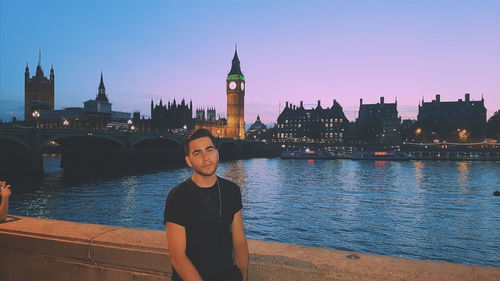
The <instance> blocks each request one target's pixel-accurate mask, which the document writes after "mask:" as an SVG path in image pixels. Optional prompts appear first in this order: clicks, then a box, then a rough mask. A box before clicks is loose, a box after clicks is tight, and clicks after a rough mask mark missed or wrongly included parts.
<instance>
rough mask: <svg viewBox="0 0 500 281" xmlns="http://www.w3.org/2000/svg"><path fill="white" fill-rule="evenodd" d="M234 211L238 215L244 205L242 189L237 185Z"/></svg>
mask: <svg viewBox="0 0 500 281" xmlns="http://www.w3.org/2000/svg"><path fill="white" fill-rule="evenodd" d="M233 202H235V204H234V210H233V214H236V213H237V212H238V211H239V210H241V208H243V204H242V203H241V189H240V187H239V186H237V185H235V192H234V201H233Z"/></svg>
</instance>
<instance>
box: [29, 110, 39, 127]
mask: <svg viewBox="0 0 500 281" xmlns="http://www.w3.org/2000/svg"><path fill="white" fill-rule="evenodd" d="M31 115H33V118H35V121H36V127H37V128H38V118H40V112H38V110H35V111H33V113H32V114H31Z"/></svg>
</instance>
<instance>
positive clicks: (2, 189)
mask: <svg viewBox="0 0 500 281" xmlns="http://www.w3.org/2000/svg"><path fill="white" fill-rule="evenodd" d="M0 197H1V198H2V203H0V222H2V221H4V220H6V219H7V213H8V212H9V197H10V185H8V184H7V183H6V182H4V181H0Z"/></svg>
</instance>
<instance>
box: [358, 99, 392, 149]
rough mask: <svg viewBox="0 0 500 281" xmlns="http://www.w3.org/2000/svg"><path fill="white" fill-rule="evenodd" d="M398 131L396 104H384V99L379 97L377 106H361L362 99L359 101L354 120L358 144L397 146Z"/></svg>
mask: <svg viewBox="0 0 500 281" xmlns="http://www.w3.org/2000/svg"><path fill="white" fill-rule="evenodd" d="M400 130H401V118H400V117H398V109H397V102H395V103H385V102H384V97H380V102H379V103H377V104H363V99H360V102H359V114H358V118H357V119H356V137H357V141H358V142H359V143H360V144H380V145H395V144H399V143H400V142H401V132H400Z"/></svg>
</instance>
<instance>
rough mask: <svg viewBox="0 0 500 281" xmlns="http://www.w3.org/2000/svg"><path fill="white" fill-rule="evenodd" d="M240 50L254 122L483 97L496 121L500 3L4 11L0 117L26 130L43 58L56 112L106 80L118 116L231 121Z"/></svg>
mask: <svg viewBox="0 0 500 281" xmlns="http://www.w3.org/2000/svg"><path fill="white" fill-rule="evenodd" d="M235 43H237V44H238V55H239V58H240V61H241V69H242V71H243V73H244V75H245V78H246V81H247V88H246V96H245V119H246V122H247V123H253V122H254V121H255V118H256V116H257V115H258V114H259V115H260V116H261V119H262V121H263V122H264V123H266V124H272V123H274V122H276V118H277V116H278V114H279V110H280V105H281V109H282V108H283V107H284V104H285V102H286V101H289V102H291V103H293V104H299V103H300V101H301V100H303V101H304V104H305V105H306V108H311V107H313V106H315V105H316V103H317V100H321V104H322V106H323V107H330V106H331V105H332V101H333V99H336V100H337V101H339V103H340V104H341V105H342V106H343V108H344V112H345V113H346V115H347V118H348V119H349V120H351V121H354V120H355V118H356V117H357V112H358V109H359V99H360V98H363V102H364V103H377V102H378V101H379V97H380V96H384V97H385V101H386V102H394V100H395V99H396V98H397V101H398V111H399V114H400V116H401V117H402V118H403V119H407V118H411V119H416V116H417V111H418V104H419V101H420V100H421V99H422V97H424V99H425V101H431V100H432V99H434V98H435V95H436V94H440V95H441V100H442V101H456V100H458V99H459V98H462V99H463V98H464V94H465V93H470V94H471V99H474V100H480V99H481V96H483V97H484V99H485V105H486V109H487V116H488V118H489V117H490V116H491V115H492V114H493V113H494V112H495V111H496V110H499V109H500V1H498V0H492V1H481V0H475V1H472V0H471V1H458V0H450V1H416V0H414V1H401V0H400V1H382V0H371V1H370V0H365V1H356V0H352V1H347V0H345V1H334V0H332V1H314V0H309V1H306V0H304V1H291V0H288V1H270V0H269V1H236V0H235V1H229V0H228V1H154V0H150V1H111V0H109V1H5V0H0V64H1V65H0V119H3V120H4V121H7V120H10V118H11V116H12V115H14V116H17V118H18V119H23V108H24V68H25V66H26V63H28V65H29V67H30V71H31V74H32V75H34V73H35V70H36V66H37V63H38V48H39V47H40V48H41V50H42V67H43V70H44V71H45V74H46V76H48V74H49V70H50V66H51V65H54V69H55V81H56V84H55V85H56V90H55V107H56V109H62V108H64V107H75V106H78V107H82V106H83V102H84V101H86V100H88V99H93V98H95V97H96V94H97V87H98V85H99V77H100V73H101V70H102V71H103V73H104V83H105V85H106V92H107V94H108V97H109V99H110V102H111V103H112V104H113V110H115V111H127V112H132V111H133V110H140V111H141V114H144V115H146V116H149V114H150V110H149V107H150V102H151V99H153V100H154V101H155V103H158V102H159V100H160V98H161V99H163V102H167V101H169V100H170V101H171V100H173V99H174V98H175V99H176V100H178V101H179V100H181V99H182V98H185V99H186V100H188V101H189V100H192V101H193V106H194V107H215V108H216V109H217V114H218V115H219V114H220V115H221V116H223V117H225V115H226V92H225V79H226V75H227V73H228V72H229V70H230V67H231V59H232V57H233V54H234V46H235Z"/></svg>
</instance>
